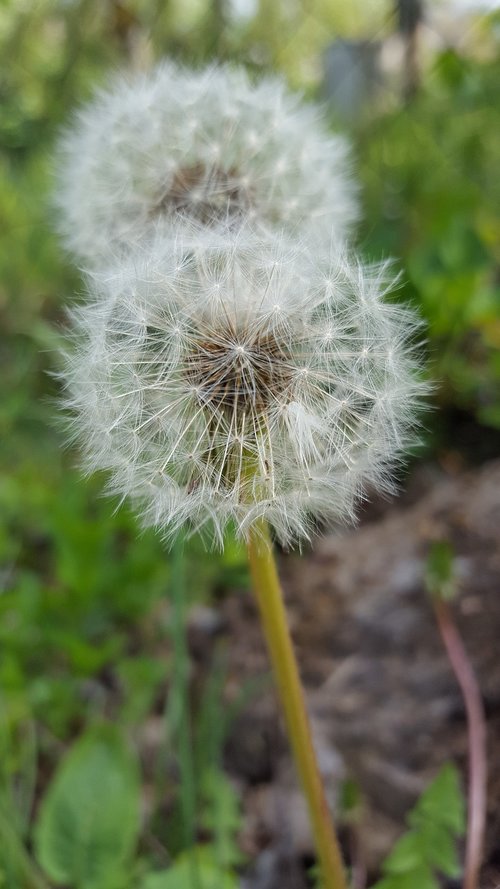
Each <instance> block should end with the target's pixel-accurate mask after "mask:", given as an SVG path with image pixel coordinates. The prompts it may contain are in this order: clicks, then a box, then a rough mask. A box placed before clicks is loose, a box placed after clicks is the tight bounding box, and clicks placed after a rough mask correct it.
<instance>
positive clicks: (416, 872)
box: [372, 764, 465, 889]
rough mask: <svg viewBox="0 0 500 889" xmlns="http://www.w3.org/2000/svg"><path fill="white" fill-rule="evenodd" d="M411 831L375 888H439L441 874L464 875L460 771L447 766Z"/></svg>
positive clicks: (417, 810) (415, 812) (421, 803)
mask: <svg viewBox="0 0 500 889" xmlns="http://www.w3.org/2000/svg"><path fill="white" fill-rule="evenodd" d="M407 821H408V825H409V830H408V831H407V832H406V833H405V834H404V835H403V836H402V837H401V839H400V840H398V842H397V843H396V845H395V847H394V849H393V850H392V852H391V853H390V855H389V856H388V858H386V860H385V861H384V864H383V866H382V872H383V877H382V879H381V880H379V881H378V882H377V883H376V884H375V886H373V887H372V889H439V887H440V882H439V880H438V876H437V875H438V874H442V875H443V876H446V877H455V878H456V877H458V876H460V872H461V868H460V864H459V860H458V855H457V840H458V839H459V838H460V837H461V836H463V833H464V829H465V806H464V800H463V796H462V792H461V789H460V782H459V776H458V773H457V770H456V768H455V767H454V766H453V765H451V764H448V765H445V766H444V768H443V769H441V771H440V772H439V774H438V776H437V777H436V778H435V779H434V781H433V782H432V784H431V785H430V786H429V787H428V788H427V789H426V790H425V791H424V792H423V794H422V796H421V797H420V799H419V800H418V802H417V804H416V805H415V807H414V808H413V809H412V811H411V812H410V814H409V816H408V819H407Z"/></svg>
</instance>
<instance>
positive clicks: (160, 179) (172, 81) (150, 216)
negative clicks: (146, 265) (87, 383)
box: [56, 63, 358, 268]
mask: <svg viewBox="0 0 500 889" xmlns="http://www.w3.org/2000/svg"><path fill="white" fill-rule="evenodd" d="M57 168H58V174H57V180H58V186H57V193H56V205H57V210H58V227H59V230H60V232H61V234H62V236H63V238H64V240H65V242H66V244H67V246H68V247H69V248H70V250H71V251H72V252H73V253H74V254H75V255H76V256H77V257H78V259H79V260H81V261H82V260H83V261H84V262H85V263H87V265H90V266H91V267H93V268H95V267H97V266H99V265H106V264H107V263H108V262H109V261H110V259H111V258H112V257H113V255H114V256H118V255H121V254H122V253H123V252H128V251H129V250H130V249H131V248H132V249H135V248H137V247H138V246H140V244H141V243H142V241H143V239H144V238H149V237H151V236H152V235H154V233H155V232H161V233H163V234H165V235H166V236H167V237H169V238H172V237H173V236H175V232H176V231H178V229H179V224H180V222H182V221H184V222H186V223H187V224H188V225H191V226H195V227H197V228H198V230H200V229H203V228H209V229H212V230H213V228H214V227H215V226H217V225H221V226H222V227H223V228H225V227H227V225H228V223H229V224H231V225H232V226H233V227H238V226H239V225H240V223H242V222H246V221H247V220H248V219H249V218H254V219H255V220H256V222H257V223H258V224H259V225H261V226H263V228H264V229H266V230H269V231H271V232H274V231H281V230H283V229H284V230H287V231H288V232H289V233H291V234H295V233H296V232H301V234H302V236H304V235H305V234H306V232H309V234H310V235H311V238H312V239H313V240H314V241H315V242H316V241H317V240H318V239H319V240H320V241H321V242H329V241H332V240H333V241H336V242H338V241H342V240H343V239H345V237H346V236H347V235H348V233H349V231H350V230H351V229H352V225H353V223H354V222H355V220H356V218H357V216H358V208H357V200H356V187H355V186H354V183H353V180H352V177H351V174H350V162H349V148H348V144H347V142H346V141H345V140H344V139H343V138H342V137H341V136H338V135H332V134H331V133H330V132H329V131H328V130H327V128H326V126H325V125H324V123H323V121H322V119H321V115H320V114H319V113H318V109H317V108H315V107H314V106H311V105H309V104H305V103H303V102H302V101H301V100H300V97H297V96H296V95H294V94H292V93H290V92H288V91H287V90H286V88H285V87H284V85H283V84H282V83H281V81H279V80H278V79H272V78H264V79H262V80H260V81H257V82H255V83H254V82H252V80H251V79H250V77H249V76H248V75H247V74H246V73H245V72H244V71H243V70H241V69H237V68H232V67H229V66H222V65H221V66H218V67H217V66H213V67H211V68H209V69H207V70H202V71H197V72H193V71H190V70H187V69H184V68H182V67H179V66H177V65H175V64H173V63H163V64H161V65H159V66H158V67H157V68H155V69H154V70H153V71H152V72H151V73H149V74H141V75H137V74H135V75H130V76H128V77H119V78H117V79H116V80H115V81H114V83H113V84H112V85H111V87H110V88H109V89H104V90H102V91H101V92H100V93H99V94H98V95H97V96H96V97H95V98H94V100H93V101H91V102H90V103H89V104H88V105H87V106H86V107H84V108H83V109H82V110H81V111H80V112H79V114H78V115H77V116H76V118H75V120H74V121H73V125H72V126H71V127H70V128H68V130H67V132H66V135H65V137H64V138H63V139H62V141H61V146H60V152H59V157H58V163H57Z"/></svg>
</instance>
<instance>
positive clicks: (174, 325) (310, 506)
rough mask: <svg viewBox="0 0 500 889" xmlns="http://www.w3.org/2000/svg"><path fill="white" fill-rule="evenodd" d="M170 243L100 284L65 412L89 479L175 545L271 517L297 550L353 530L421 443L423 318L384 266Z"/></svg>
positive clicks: (244, 247) (104, 276)
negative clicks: (186, 529) (362, 501)
mask: <svg viewBox="0 0 500 889" xmlns="http://www.w3.org/2000/svg"><path fill="white" fill-rule="evenodd" d="M230 238H232V246H231V248H229V246H228V245H227V244H226V246H225V247H224V248H221V247H220V246H219V245H217V243H216V244H215V246H214V247H209V246H206V245H205V246H204V247H202V248H200V249H198V250H194V249H190V250H188V251H187V252H186V251H185V250H184V248H183V244H182V241H178V242H176V243H175V244H165V242H164V240H163V239H160V240H158V241H157V242H156V243H154V244H153V245H151V247H150V249H149V251H148V252H146V251H145V250H144V251H142V252H141V254H140V256H138V257H136V258H133V259H131V260H129V261H128V262H123V263H122V264H121V266H120V267H119V268H118V269H117V270H116V271H115V270H111V271H107V272H101V273H99V274H95V275H94V276H93V278H92V288H93V291H94V301H93V302H90V303H88V304H86V305H84V306H83V307H81V308H80V309H78V310H77V312H76V313H75V331H76V333H77V342H78V345H77V347H76V350H75V351H74V352H73V354H71V356H70V358H69V360H68V367H67V372H66V377H67V385H68V404H69V405H70V407H71V409H72V411H73V412H75V419H74V429H75V432H76V433H77V434H79V435H80V437H81V438H82V440H83V442H84V447H85V451H86V455H87V465H88V467H89V469H90V470H95V469H107V470H109V471H110V472H111V479H112V480H111V487H112V489H113V490H114V491H116V492H118V493H119V494H121V495H123V496H130V497H132V499H133V500H134V501H135V502H136V503H137V504H139V505H140V507H141V511H142V514H143V518H144V520H145V522H146V523H150V524H154V525H156V526H157V527H159V528H161V529H162V530H164V531H165V532H166V533H168V534H170V535H171V534H172V533H174V532H176V531H177V530H178V529H179V527H180V526H182V525H184V524H185V523H189V524H190V526H191V528H192V529H194V530H196V531H199V530H200V528H201V527H206V528H207V530H209V531H210V533H211V534H212V535H213V536H214V537H215V539H216V540H217V541H218V542H219V543H220V544H222V541H223V532H224V529H225V526H226V525H227V524H228V523H231V524H232V525H234V526H235V527H236V529H237V531H238V533H240V534H241V535H242V536H244V537H247V536H248V532H249V529H250V528H251V527H252V525H253V524H254V523H255V522H256V521H257V520H259V519H265V520H266V521H267V522H269V523H270V524H271V526H272V527H273V528H274V530H275V533H276V535H277V537H278V538H279V539H280V540H281V542H282V543H283V544H289V543H291V542H293V541H294V540H296V539H297V538H303V537H308V536H309V535H310V533H311V530H312V529H313V527H314V523H315V522H316V521H317V520H318V519H319V520H321V521H332V520H336V521H339V520H340V521H345V520H349V519H352V518H353V515H354V511H355V505H356V502H357V500H359V498H360V496H362V493H363V490H364V489H365V487H366V485H370V486H372V485H375V486H382V487H387V485H388V484H390V469H391V468H392V467H393V466H394V463H395V461H397V460H398V458H399V457H400V455H401V453H402V451H403V450H404V449H405V448H406V447H407V445H408V439H409V433H410V432H411V428H412V424H413V410H414V402H415V396H416V394H417V393H418V391H419V388H420V384H419V383H418V382H417V381H416V379H415V374H414V362H413V359H412V357H411V350H408V348H407V347H406V346H405V342H406V340H407V338H408V335H409V333H411V331H412V330H413V329H414V327H415V319H414V317H413V316H412V315H411V314H410V313H409V312H408V311H407V310H404V309H401V308H399V307H396V306H394V305H393V304H390V303H387V302H384V301H383V296H384V294H385V292H386V290H387V282H386V276H387V269H385V268H384V267H382V268H375V269H364V268H362V267H361V266H360V265H359V264H357V263H353V261H351V260H350V259H349V258H348V257H341V258H339V256H338V255H337V254H336V252H334V254H333V256H328V255H325V256H324V257H323V258H319V259H317V260H313V259H311V258H310V257H309V256H307V255H306V254H305V253H304V252H303V251H302V250H301V248H300V246H297V245H290V244H289V243H288V242H287V241H286V240H285V239H281V240H273V241H271V242H268V241H262V240H260V239H259V238H258V237H257V236H255V235H245V236H242V234H241V232H240V234H239V235H238V236H235V235H232V236H231V235H230V234H228V241H229V239H230Z"/></svg>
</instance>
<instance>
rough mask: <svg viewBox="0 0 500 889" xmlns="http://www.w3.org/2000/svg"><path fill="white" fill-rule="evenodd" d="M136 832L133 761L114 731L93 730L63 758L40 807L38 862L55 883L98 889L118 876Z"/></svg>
mask: <svg viewBox="0 0 500 889" xmlns="http://www.w3.org/2000/svg"><path fill="white" fill-rule="evenodd" d="M138 828H139V781H138V774H137V768H136V764H135V761H134V759H133V757H132V756H131V754H130V753H129V751H128V749H127V748H126V746H125V745H124V743H123V741H122V739H121V738H120V736H119V735H118V733H117V731H116V730H115V729H113V728H112V727H111V726H103V727H100V728H98V729H93V730H91V731H89V732H88V733H87V734H86V735H84V736H83V737H82V738H81V739H80V740H79V741H77V742H76V744H75V745H74V746H73V748H72V749H71V750H70V752H69V753H68V754H67V756H66V757H65V759H64V760H63V762H62V764H61V766H60V768H59V770H58V771H57V773H56V775H55V778H54V780H53V782H52V784H51V785H50V787H49V789H48V792H47V794H46V796H45V798H44V800H43V802H42V805H41V809H40V814H39V817H38V821H37V824H36V828H35V848H36V855H37V858H38V861H39V862H40V865H41V866H42V867H43V869H44V870H45V871H46V873H47V874H48V876H49V877H50V878H51V880H53V881H54V882H55V883H56V884H70V885H71V887H73V886H74V887H77V889H100V887H101V886H104V885H105V884H106V882H109V880H110V879H111V878H112V877H114V876H115V875H116V874H117V873H119V872H121V871H122V869H123V866H124V864H125V862H126V861H127V860H128V859H129V858H130V856H131V854H132V852H133V849H134V846H135V842H136V839H137V833H138Z"/></svg>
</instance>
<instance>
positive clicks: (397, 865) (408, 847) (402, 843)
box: [384, 830, 422, 874]
mask: <svg viewBox="0 0 500 889" xmlns="http://www.w3.org/2000/svg"><path fill="white" fill-rule="evenodd" d="M421 863H422V849H421V842H420V836H419V834H418V833H415V831H412V830H411V831H409V833H405V835H404V836H402V837H401V839H400V840H398V841H397V843H396V845H395V846H394V848H393V850H392V851H391V853H390V854H389V856H388V857H387V858H386V860H385V861H384V871H386V872H387V873H390V874H399V873H404V872H405V871H410V870H411V869H412V868H414V867H416V866H418V865H420V864H421Z"/></svg>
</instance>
